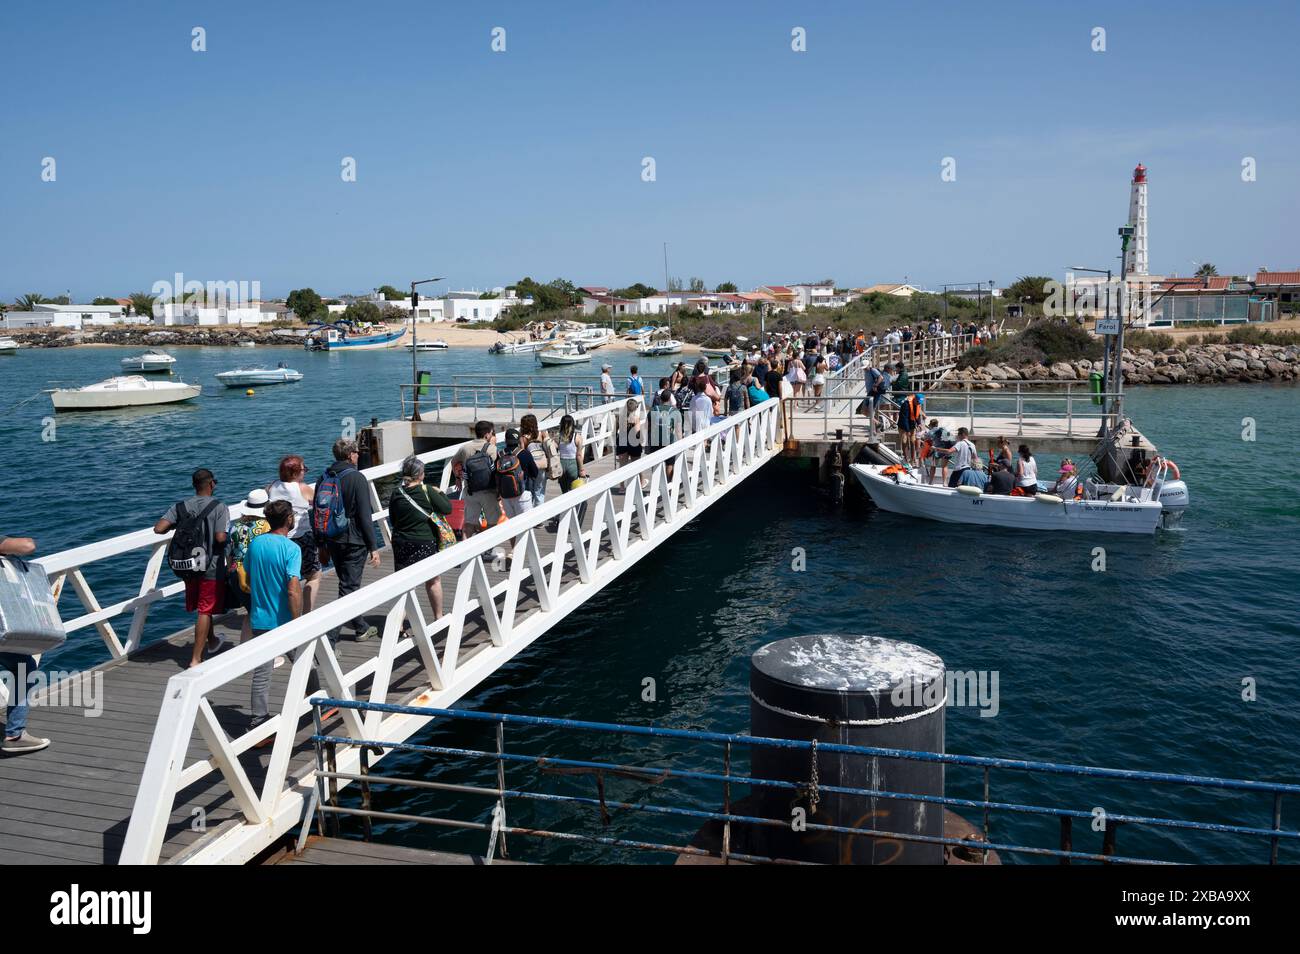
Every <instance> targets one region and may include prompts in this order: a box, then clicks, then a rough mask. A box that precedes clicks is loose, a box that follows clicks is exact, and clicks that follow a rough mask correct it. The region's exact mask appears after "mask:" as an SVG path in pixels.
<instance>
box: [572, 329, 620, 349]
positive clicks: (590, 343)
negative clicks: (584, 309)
mask: <svg viewBox="0 0 1300 954" xmlns="http://www.w3.org/2000/svg"><path fill="white" fill-rule="evenodd" d="M564 337H565V338H566V339H567V340H569V341H576V342H577V343H578V344H580V345H582V346H583V347H584V348H586V349H587V350H588V351H590V350H592V349H593V348H600V347H603V346H604V345H606V344H608V343H609V342H610V341H611V340H612V339H613V337H614V329H613V328H599V327H591V328H583V329H582V330H580V331H571V332H569V333H568V334H567V335H565V336H564Z"/></svg>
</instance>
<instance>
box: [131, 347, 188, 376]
mask: <svg viewBox="0 0 1300 954" xmlns="http://www.w3.org/2000/svg"><path fill="white" fill-rule="evenodd" d="M175 363H176V359H175V358H173V357H172V356H171V355H169V354H168V353H167V352H166V351H154V350H152V349H151V350H149V351H146V352H145V353H144V354H137V355H132V356H131V357H129V358H123V359H122V370H123V371H140V372H142V373H144V374H151V373H152V374H157V373H160V372H169V371H171V369H172V365H174V364H175Z"/></svg>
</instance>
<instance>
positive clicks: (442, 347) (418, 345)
mask: <svg viewBox="0 0 1300 954" xmlns="http://www.w3.org/2000/svg"><path fill="white" fill-rule="evenodd" d="M447 347H448V345H447V342H445V341H443V340H442V339H441V338H438V339H436V340H434V341H417V342H415V343H414V344H408V345H405V348H406V350H407V351H446V350H447Z"/></svg>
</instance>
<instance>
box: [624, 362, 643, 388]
mask: <svg viewBox="0 0 1300 954" xmlns="http://www.w3.org/2000/svg"><path fill="white" fill-rule="evenodd" d="M627 393H628V394H631V395H637V394H644V393H645V386H644V385H642V384H641V375H639V374H637V373H636V365H635V364H634V365H632V368H631V372H630V373H629V374H628V376H627Z"/></svg>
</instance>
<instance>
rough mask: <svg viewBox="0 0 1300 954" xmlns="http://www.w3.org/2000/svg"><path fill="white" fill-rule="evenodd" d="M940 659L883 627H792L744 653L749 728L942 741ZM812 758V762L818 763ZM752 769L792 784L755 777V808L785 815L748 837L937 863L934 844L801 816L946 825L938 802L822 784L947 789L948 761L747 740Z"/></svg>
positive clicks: (787, 734) (793, 735)
mask: <svg viewBox="0 0 1300 954" xmlns="http://www.w3.org/2000/svg"><path fill="white" fill-rule="evenodd" d="M945 702H946V693H945V678H944V664H943V660H942V659H940V658H939V657H938V656H936V655H935V654H934V653H931V652H929V651H927V650H925V649H922V648H921V647H919V646H915V645H913V644H911V643H904V642H899V641H896V640H892V639H884V638H881V637H878V636H834V635H816V636H796V637H793V638H790V639H783V640H779V641H777V642H774V643H769V644H767V645H766V646H764V647H762V648H761V649H759V650H758V651H757V652H756V653H754V655H753V657H752V658H751V660H750V709H749V712H750V733H751V734H752V735H754V736H767V737H771V738H780V739H801V740H806V741H812V740H816V741H817V742H819V743H842V744H845V745H862V746H873V747H877V748H896V749H911V750H917V751H925V752H943V750H944V748H943V747H944V741H943V731H944V703H945ZM814 765H815V771H814ZM751 774H752V776H753V777H755V778H768V779H777V780H782V781H789V782H796V783H799V784H800V785H801V786H802V789H801V790H800V791H798V792H794V791H791V790H790V789H785V788H768V787H765V786H755V787H754V797H755V802H756V805H757V807H758V810H757V812H756V814H758V815H760V816H761V817H765V818H773V819H780V820H781V821H782V822H783V824H782V826H781V827H779V828H777V827H763V828H762V829H760V830H759V831H757V832H755V836H756V844H755V849H756V851H757V852H758V853H760V854H767V855H769V856H773V857H782V858H793V859H798V860H803V861H815V862H821V863H824V864H942V863H943V857H944V854H943V846H942V845H941V844H934V843H926V842H916V841H903V840H900V839H897V838H890V837H887V836H876V837H872V836H864V835H850V834H844V833H835V832H823V831H815V830H808V829H807V828H805V827H803V825H804V823H805V822H806V823H813V824H822V825H835V826H842V827H847V828H853V829H874V830H878V831H883V832H896V833H904V834H913V835H925V836H930V837H941V836H942V835H943V833H944V810H943V806H942V805H938V804H933V803H926V802H917V801H911V800H906V799H900V798H881V797H876V796H860V795H836V794H833V793H828V792H825V791H823V787H824V786H841V787H847V788H859V789H870V790H873V791H887V792H905V793H908V794H919V795H935V796H942V795H943V791H944V788H943V765H942V764H941V763H938V762H919V761H913V760H907V759H897V758H885V757H880V756H871V757H867V756H852V755H844V754H839V753H826V752H820V753H818V754H817V756H816V758H815V759H814V758H813V756H812V753H811V752H809V751H807V750H798V751H795V750H786V749H776V748H770V747H764V746H754V747H753V761H752V772H751Z"/></svg>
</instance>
